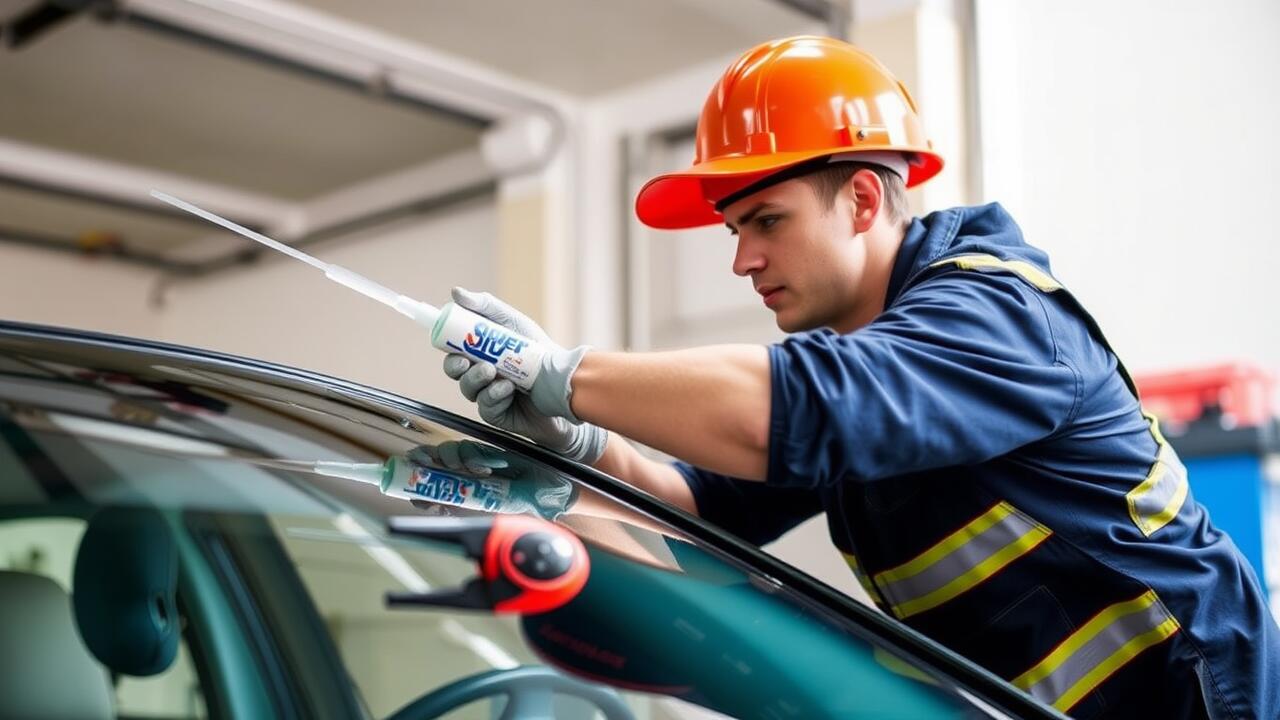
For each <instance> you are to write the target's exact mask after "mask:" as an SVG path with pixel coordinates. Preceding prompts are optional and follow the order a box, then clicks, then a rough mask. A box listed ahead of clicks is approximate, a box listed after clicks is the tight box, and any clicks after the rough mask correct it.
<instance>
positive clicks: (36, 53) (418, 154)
mask: <svg viewBox="0 0 1280 720" xmlns="http://www.w3.org/2000/svg"><path fill="white" fill-rule="evenodd" d="M35 4H36V3H35V2H34V1H33V0H0V21H3V20H6V19H9V18H12V17H14V16H16V15H17V14H18V13H19V12H21V11H22V10H24V9H26V8H29V7H31V6H33V5H35ZM299 4H301V5H304V6H306V7H308V8H309V9H312V10H316V11H320V12H325V13H329V14H332V15H335V16H338V17H341V18H344V19H346V20H348V21H350V22H354V23H360V24H363V25H366V26H368V27H371V28H373V29H375V30H378V31H381V32H384V33H388V34H392V35H396V36H399V37H400V38H402V39H405V40H408V41H410V42H415V43H420V44H422V45H424V46H427V47H429V48H430V49H432V50H435V51H442V52H444V53H447V54H452V55H456V56H458V57H461V58H463V59H465V60H469V61H471V62H473V63H476V64H479V65H482V66H485V67H488V68H491V69H493V70H496V71H498V72H500V73H503V74H506V75H509V76H512V77H516V78H520V79H523V80H526V81H530V82H533V83H536V84H539V85H542V86H544V87H548V88H552V89H555V90H558V91H561V92H564V93H567V94H570V95H576V96H583V97H585V96H590V95H594V94H598V93H603V92H607V91H611V90H616V89H617V88H619V87H622V86H625V85H628V84H632V83H637V82H642V81H645V80H649V79H652V78H655V77H658V76H661V75H663V74H666V73H669V72H673V71H677V70H679V69H680V68H681V67H684V66H687V65H692V64H696V63H700V62H705V61H707V60H709V59H713V58H715V57H721V56H725V55H728V54H731V53H733V52H734V51H735V50H740V49H742V48H743V47H746V46H748V45H750V44H752V43H755V42H759V41H762V40H764V39H767V38H769V37H774V36H777V35H781V34H787V33H794V32H804V31H812V30H814V29H816V28H817V27H819V25H818V23H817V21H815V20H814V19H812V18H810V17H808V16H805V15H803V14H801V13H799V12H797V11H795V10H792V9H789V8H788V7H786V6H785V5H784V4H783V3H781V2H778V0H645V1H644V2H633V1H632V0H538V1H537V2H529V1H528V0H472V1H471V2H464V3H460V2H454V1H452V0H364V1H362V2H359V3H353V2H348V1H347V0H300V3H299ZM0 88H3V99H0V138H3V139H8V140H16V141H19V142H22V143H27V144H31V145H35V146H40V147H45V148H49V149H53V150H60V151H64V152H72V153H76V154H79V155H83V156H87V157H90V158H97V159H103V160H109V161H114V162H118V163H124V164H127V165H132V166H139V167H144V168H150V169H154V170H160V171H164V172H169V173H176V174H179V175H184V176H188V177H191V178H194V179H197V180H201V181H206V182H213V183H217V184H221V185H226V186H231V187H235V188H238V189H242V190H245V191H249V192H253V193H260V194H263V195H267V196H271V197H275V198H280V199H282V200H297V201H302V200H306V199H309V198H314V197H316V196H318V195H322V194H324V193H326V192H330V191H333V190H336V189H338V188H342V187H346V186H349V185H351V184H352V183H356V182H359V181H361V180H366V179H369V178H373V177H378V176H381V175H384V174H386V173H390V172H393V171H396V170H400V169H402V168H406V167H410V166H414V165H419V164H421V163H423V162H426V161H429V160H432V159H434V158H438V157H441V156H444V155H447V154H449V153H451V152H453V151H455V150H458V149H460V148H466V147H474V146H475V145H476V144H477V142H478V139H479V137H480V133H481V131H482V129H483V128H482V127H481V126H480V125H479V124H478V123H477V122H474V121H468V120H465V119H462V118H459V117H457V116H455V115H452V114H446V113H441V112H433V111H430V110H424V109H423V108H420V107H411V106H408V105H404V104H399V103H395V102H388V101H386V100H384V99H381V98H378V97H374V96H370V95H365V94H361V93H359V92H356V91H353V90H352V89H350V88H347V87H342V86H339V85H337V84H334V83H331V82H329V81H327V80H324V79H320V78H317V77H312V76H308V75H304V74H301V73H298V72H295V71H292V70H289V69H285V68H282V67H279V66H275V65H269V64H264V63H262V62H259V61H255V60H251V59H248V58H246V57H243V56H239V55H236V54H231V53H228V52H225V51H224V50H220V49H216V48H212V47H209V46H207V45H204V44H200V43H197V42H193V41H191V40H188V39H183V38H179V37H175V36H171V35H164V34H158V33H155V32H153V31H150V30H146V29H143V28H140V27H137V26H135V25H131V24H128V23H123V22H114V23H113V22H104V21H101V20H98V19H96V18H94V17H90V16H88V15H84V16H81V17H77V18H75V19H73V20H71V21H68V22H66V23H64V24H63V25H61V26H58V27H56V28H54V29H53V30H51V31H50V32H48V33H46V34H44V35H41V36H39V37H37V38H36V39H35V40H34V41H33V42H31V43H30V44H28V45H25V46H23V47H21V48H19V49H17V50H11V49H8V48H5V47H0ZM4 229H11V230H23V231H29V232H31V233H34V234H46V235H47V234H53V235H58V236H61V237H63V238H65V239H67V240H71V239H74V238H77V237H83V236H84V235H85V234H92V233H100V232H106V233H110V234H114V235H118V236H120V237H121V238H123V239H124V241H125V242H126V243H127V244H128V246H129V247H130V248H133V249H138V250H145V251H155V252H160V253H163V252H165V251H169V250H173V249H175V248H177V247H180V246H182V245H184V244H187V243H190V242H192V241H194V240H197V239H199V238H200V237H202V236H205V233H203V232H202V231H203V230H204V228H203V227H201V226H199V225H192V224H190V223H185V222H184V221H181V220H171V219H165V218H162V217H155V216H151V215H146V214H141V213H137V212H134V211H130V210H127V209H121V208H107V207H102V206H100V205H95V204H92V203H88V202H86V201H82V200H73V199H68V198H64V197H56V196H50V195H47V194H42V193H37V192H36V191H34V190H31V189H28V188H15V187H7V186H4V185H0V231H3V230H4Z"/></svg>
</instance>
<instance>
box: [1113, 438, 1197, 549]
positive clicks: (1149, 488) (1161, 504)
mask: <svg viewBox="0 0 1280 720" xmlns="http://www.w3.org/2000/svg"><path fill="white" fill-rule="evenodd" d="M1147 420H1148V422H1150V424H1151V436H1152V437H1153V438H1155V441H1156V445H1157V446H1158V447H1159V448H1160V449H1159V451H1158V453H1157V454H1156V461H1155V463H1153V464H1152V465H1151V471H1150V472H1149V473H1147V478H1146V479H1145V480H1143V481H1142V482H1141V483H1139V484H1138V486H1137V487H1135V488H1134V489H1132V490H1130V491H1129V492H1128V494H1126V495H1125V501H1126V502H1127V503H1128V504H1129V517H1130V518H1132V519H1133V523H1134V524H1135V525H1137V526H1138V529H1139V530H1141V531H1142V534H1143V535H1146V536H1148V537H1150V536H1151V535H1152V534H1154V533H1155V532H1156V531H1157V530H1159V529H1160V528H1162V527H1164V526H1165V525H1168V524H1169V523H1170V522H1171V521H1172V520H1173V519H1174V518H1175V517H1177V516H1178V511H1179V510H1181V509H1182V506H1183V504H1184V503H1186V501H1187V492H1188V489H1189V488H1188V484H1187V469H1186V467H1185V466H1184V465H1183V464H1182V461H1181V460H1179V459H1178V454H1177V453H1176V452H1174V450H1173V448H1172V447H1171V446H1170V445H1169V443H1168V442H1166V441H1165V439H1164V436H1163V435H1161V434H1160V427H1159V425H1158V424H1157V422H1156V419H1155V418H1154V417H1153V416H1151V415H1147Z"/></svg>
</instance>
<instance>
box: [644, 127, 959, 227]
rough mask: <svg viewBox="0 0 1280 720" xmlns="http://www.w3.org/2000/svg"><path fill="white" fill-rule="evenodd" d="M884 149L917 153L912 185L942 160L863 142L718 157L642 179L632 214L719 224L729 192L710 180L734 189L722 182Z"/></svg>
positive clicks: (680, 223) (667, 221) (663, 223)
mask: <svg viewBox="0 0 1280 720" xmlns="http://www.w3.org/2000/svg"><path fill="white" fill-rule="evenodd" d="M884 150H892V151H897V152H906V153H912V152H914V153H915V155H916V157H917V162H915V163H912V165H911V175H910V177H909V178H908V179H907V183H906V185H907V187H914V186H915V185H918V184H920V183H922V182H924V181H925V180H928V179H929V178H931V177H933V176H934V175H937V174H938V172H939V171H941V170H942V158H941V157H940V156H939V155H937V154H936V153H934V152H933V151H932V150H930V149H927V148H920V149H904V148H902V147H901V146H898V147H877V146H864V147H859V148H857V149H856V150H853V149H851V148H848V147H835V148H824V149H822V150H816V151H815V150H806V151H801V152H782V153H771V154H769V155H740V156H736V157H722V158H717V159H715V160H711V161H708V162H704V163H699V164H696V165H693V166H691V167H689V168H686V169H684V170H680V171H678V172H672V173H665V174H662V175H659V176H657V177H655V178H653V179H652V180H650V181H649V182H647V183H645V185H644V187H643V188H641V189H640V192H639V193H638V194H637V195H636V217H638V218H639V219H640V222H642V223H644V224H645V225H648V226H649V227H652V228H656V229H658V230H683V229H687V228H695V227H702V226H704V225H718V224H720V223H722V222H724V216H723V215H721V214H720V213H719V212H716V209H715V203H716V201H717V200H719V199H720V197H724V196H727V195H728V194H729V192H730V190H724V191H721V192H719V193H713V192H709V191H708V189H707V188H706V186H705V185H704V183H706V182H708V181H712V180H724V181H729V180H741V182H740V183H737V184H736V187H733V184H732V183H728V184H725V187H732V188H733V189H735V190H736V189H740V188H744V187H747V186H748V185H750V184H752V183H754V182H756V181H758V180H760V179H763V178H764V177H766V176H768V175H770V174H772V173H775V172H779V171H782V170H785V169H787V168H789V167H791V166H793V165H797V164H799V163H802V162H805V161H806V160H812V159H814V158H817V157H822V156H824V155H833V154H836V153H849V152H860V151H868V152H869V151H884ZM717 195H718V196H717Z"/></svg>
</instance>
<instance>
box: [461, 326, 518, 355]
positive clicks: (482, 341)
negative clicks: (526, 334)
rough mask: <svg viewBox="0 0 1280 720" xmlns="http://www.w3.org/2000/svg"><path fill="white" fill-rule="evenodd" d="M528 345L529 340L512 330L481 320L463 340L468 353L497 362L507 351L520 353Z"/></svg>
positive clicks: (463, 346) (463, 345)
mask: <svg viewBox="0 0 1280 720" xmlns="http://www.w3.org/2000/svg"><path fill="white" fill-rule="evenodd" d="M528 345H529V341H528V340H525V339H524V338H521V337H520V336H519V335H516V334H515V333H513V332H511V331H510V330H507V329H505V328H502V327H499V326H497V325H490V324H489V323H481V322H478V323H476V327H475V329H474V330H472V331H471V332H469V333H467V337H466V339H464V340H463V341H462V348H463V350H465V351H466V352H467V354H469V355H474V356H475V357H478V358H480V359H481V360H484V361H486V362H490V363H497V362H498V358H500V357H502V356H503V355H504V354H505V353H507V352H511V353H515V354H517V355H519V354H520V353H521V352H523V351H524V349H525V348H526V347H527V346H528Z"/></svg>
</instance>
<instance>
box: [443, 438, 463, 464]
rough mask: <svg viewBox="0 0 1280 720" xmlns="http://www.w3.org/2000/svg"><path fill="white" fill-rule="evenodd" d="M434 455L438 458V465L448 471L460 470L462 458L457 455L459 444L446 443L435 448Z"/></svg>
mask: <svg viewBox="0 0 1280 720" xmlns="http://www.w3.org/2000/svg"><path fill="white" fill-rule="evenodd" d="M436 454H437V455H439V456H440V464H441V465H443V466H445V467H446V468H448V469H450V470H461V469H462V467H463V464H462V457H461V456H460V453H459V443H456V442H446V443H440V444H439V445H438V446H436Z"/></svg>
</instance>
